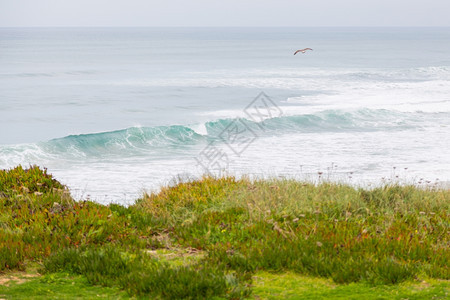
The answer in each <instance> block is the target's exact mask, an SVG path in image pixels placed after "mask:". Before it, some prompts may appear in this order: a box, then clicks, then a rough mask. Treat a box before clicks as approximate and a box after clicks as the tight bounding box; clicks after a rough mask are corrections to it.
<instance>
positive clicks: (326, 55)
mask: <svg viewBox="0 0 450 300" xmlns="http://www.w3.org/2000/svg"><path fill="white" fill-rule="evenodd" d="M306 47H310V48H313V51H308V52H307V53H304V54H302V53H299V54H297V55H295V56H294V55H293V53H294V51H295V50H297V49H300V48H306ZM261 93H263V94H261ZM258 96H259V97H258ZM449 149H450V28H0V168H10V167H13V166H16V165H18V164H22V165H24V166H27V165H29V164H37V165H40V166H45V167H47V168H48V169H49V171H50V172H51V173H52V174H54V175H55V176H56V178H57V179H59V180H60V181H62V182H63V183H65V184H67V185H68V186H69V187H70V189H71V191H72V194H73V195H74V196H75V197H76V198H86V197H90V198H91V199H94V200H96V201H99V202H102V203H109V202H119V203H125V204H127V203H132V202H133V201H134V200H135V199H136V198H137V197H139V196H140V195H141V194H142V192H143V191H144V190H156V189H158V187H160V186H161V185H165V184H168V183H170V182H171V181H172V180H173V178H175V177H180V178H186V177H198V176H201V175H202V174H204V173H207V172H210V173H212V174H217V175H219V174H230V175H236V176H241V175H249V176H251V177H259V178H261V177H286V178H296V179H307V180H313V181H317V180H336V181H343V182H347V183H351V184H355V185H360V184H362V185H367V184H379V183H381V182H383V181H386V180H397V176H398V179H402V180H405V181H409V182H415V183H417V182H426V181H429V182H431V183H433V182H436V180H438V181H449V180H450V155H449Z"/></svg>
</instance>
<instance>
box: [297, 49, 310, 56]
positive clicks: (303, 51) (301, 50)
mask: <svg viewBox="0 0 450 300" xmlns="http://www.w3.org/2000/svg"><path fill="white" fill-rule="evenodd" d="M306 50H311V51H312V49H311V48H305V49H300V50H297V51H295V52H294V55H295V54H297V53H299V52H301V53H305V52H306Z"/></svg>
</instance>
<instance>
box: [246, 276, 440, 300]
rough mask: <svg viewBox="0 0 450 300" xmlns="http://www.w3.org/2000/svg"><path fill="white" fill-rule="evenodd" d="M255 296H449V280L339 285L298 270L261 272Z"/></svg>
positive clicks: (356, 297)
mask: <svg viewBox="0 0 450 300" xmlns="http://www.w3.org/2000/svg"><path fill="white" fill-rule="evenodd" d="M253 282H254V285H255V286H254V288H253V298H254V299H292V300H293V299H355V300H356V299H368V300H369V299H399V300H400V299H410V300H412V299H448V297H449V287H448V283H447V282H445V281H440V280H428V281H426V282H425V281H423V282H405V283H401V284H398V285H388V286H386V285H381V286H380V285H378V286H373V285H368V284H364V283H351V284H347V285H337V284H335V283H334V282H333V281H332V280H330V279H323V278H320V279H319V278H313V277H306V276H303V275H298V274H295V273H290V272H288V273H282V274H278V273H275V274H273V273H267V272H258V273H256V274H255V276H254V281H253Z"/></svg>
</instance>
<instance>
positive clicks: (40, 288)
mask: <svg viewBox="0 0 450 300" xmlns="http://www.w3.org/2000/svg"><path fill="white" fill-rule="evenodd" d="M19 276H20V275H19ZM94 298H95V299H98V298H100V299H101V298H106V299H129V298H130V297H129V296H128V294H127V293H126V292H125V291H123V290H120V289H118V288H108V287H102V286H94V285H92V284H90V283H89V281H88V280H87V279H86V278H85V277H83V276H80V275H72V274H68V273H52V274H48V275H45V276H40V277H37V278H31V279H27V280H26V281H25V282H23V283H17V282H14V281H11V282H9V283H8V285H0V299H94Z"/></svg>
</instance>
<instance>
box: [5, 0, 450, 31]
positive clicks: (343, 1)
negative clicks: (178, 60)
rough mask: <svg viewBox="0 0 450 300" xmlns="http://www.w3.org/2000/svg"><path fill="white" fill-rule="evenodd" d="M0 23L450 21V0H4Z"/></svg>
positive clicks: (371, 23) (342, 23)
mask: <svg viewBox="0 0 450 300" xmlns="http://www.w3.org/2000/svg"><path fill="white" fill-rule="evenodd" d="M0 26H1V27H4V26H450V0H309V1H306V0H302V1H297V0H0Z"/></svg>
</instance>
